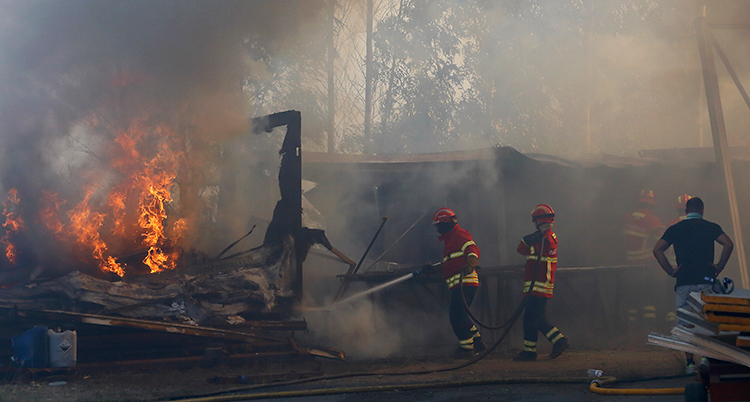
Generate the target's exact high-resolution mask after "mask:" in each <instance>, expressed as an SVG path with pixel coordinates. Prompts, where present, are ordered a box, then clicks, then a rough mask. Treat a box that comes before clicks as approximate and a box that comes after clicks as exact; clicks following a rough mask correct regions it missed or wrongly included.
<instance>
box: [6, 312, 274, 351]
mask: <svg viewBox="0 0 750 402" xmlns="http://www.w3.org/2000/svg"><path fill="white" fill-rule="evenodd" d="M0 309H5V310H11V311H13V310H14V309H13V308H8V307H0ZM15 314H17V315H18V316H19V317H23V318H34V319H38V320H45V319H46V320H58V321H66V322H76V323H81V324H91V325H102V326H110V327H124V328H139V329H145V330H150V331H159V332H168V333H173V334H183V335H194V336H201V337H206V338H215V339H224V340H235V341H242V342H248V343H255V342H275V341H278V340H277V339H273V338H267V337H263V336H257V335H252V334H246V333H244V332H238V331H231V330H223V329H216V328H208V327H197V326H191V325H184V324H172V323H166V322H159V321H148V320H138V319H133V318H125V317H111V316H103V315H94V314H83V313H71V312H67V311H56V310H26V309H15Z"/></svg>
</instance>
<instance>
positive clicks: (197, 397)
mask: <svg viewBox="0 0 750 402" xmlns="http://www.w3.org/2000/svg"><path fill="white" fill-rule="evenodd" d="M524 300H525V299H524ZM524 300H522V301H521V302H520V303H519V304H518V307H517V308H516V310H515V312H513V315H512V316H511V317H510V319H509V323H510V325H508V326H507V327H506V328H505V331H503V334H502V335H501V336H500V337H499V338H498V339H497V340H496V341H495V342H494V343H493V344H492V345H490V346H489V347H488V348H487V349H486V350H484V351H483V352H482V353H480V354H478V355H476V356H474V357H473V358H471V359H470V360H467V361H465V362H462V363H460V364H457V365H453V366H448V367H444V368H440V369H435V370H419V371H397V372H390V373H385V372H374V373H373V372H361V373H346V374H333V375H324V376H318V377H310V378H303V379H299V380H292V381H284V382H277V383H273V384H258V385H250V386H246V387H236V388H232V389H227V390H224V391H219V392H213V393H208V394H202V395H193V396H182V397H172V398H166V399H159V400H161V401H175V400H179V401H191V402H198V401H224V400H226V401H231V400H242V399H241V398H240V399H200V398H212V397H219V396H221V395H225V394H231V393H235V392H247V391H252V390H257V389H262V388H271V387H281V386H286V385H297V384H303V383H308V382H314V381H323V380H336V379H341V378H351V377H369V376H400V375H424V374H433V373H443V372H447V371H453V370H459V369H462V368H464V367H468V366H470V365H472V364H474V363H476V362H478V361H480V360H482V359H484V358H485V357H486V356H487V355H489V354H490V353H492V351H493V350H495V349H496V348H497V347H498V345H500V343H502V341H503V340H505V338H506V337H507V336H508V333H510V330H511V328H512V327H513V323H514V322H516V320H518V317H519V316H520V315H521V313H522V312H523V310H524V308H525V306H526V303H524ZM254 395H259V394H243V395H242V397H243V398H245V399H250V398H251V397H253V398H254ZM185 398H192V399H185Z"/></svg>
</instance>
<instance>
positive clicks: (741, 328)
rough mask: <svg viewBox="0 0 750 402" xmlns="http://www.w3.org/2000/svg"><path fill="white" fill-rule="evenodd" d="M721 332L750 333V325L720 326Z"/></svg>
mask: <svg viewBox="0 0 750 402" xmlns="http://www.w3.org/2000/svg"><path fill="white" fill-rule="evenodd" d="M719 331H726V332H750V324H748V325H741V324H719Z"/></svg>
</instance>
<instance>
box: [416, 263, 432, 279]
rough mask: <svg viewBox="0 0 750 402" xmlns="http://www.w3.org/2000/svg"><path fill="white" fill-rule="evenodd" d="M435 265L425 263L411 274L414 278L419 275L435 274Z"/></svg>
mask: <svg viewBox="0 0 750 402" xmlns="http://www.w3.org/2000/svg"><path fill="white" fill-rule="evenodd" d="M435 268H436V266H435V265H432V263H425V264H424V265H422V266H421V267H419V268H417V270H416V271H414V272H412V273H413V274H414V276H419V275H430V274H432V273H434V272H435Z"/></svg>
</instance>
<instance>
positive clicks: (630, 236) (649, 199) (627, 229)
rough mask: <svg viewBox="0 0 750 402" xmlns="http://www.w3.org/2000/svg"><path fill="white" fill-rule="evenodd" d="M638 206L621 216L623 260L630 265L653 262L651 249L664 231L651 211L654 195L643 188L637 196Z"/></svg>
mask: <svg viewBox="0 0 750 402" xmlns="http://www.w3.org/2000/svg"><path fill="white" fill-rule="evenodd" d="M638 204H639V207H638V209H636V210H635V211H633V212H630V213H628V214H626V215H625V217H624V218H623V235H624V244H625V261H626V262H627V263H628V264H632V265H648V264H651V263H653V258H652V256H653V254H652V253H651V249H652V248H653V247H654V244H656V240H658V239H659V237H660V236H661V234H662V233H663V232H664V225H663V224H662V222H661V219H659V217H658V216H656V215H655V214H654V212H653V207H654V205H656V195H655V194H654V191H653V190H643V191H641V194H640V196H639V197H638Z"/></svg>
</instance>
